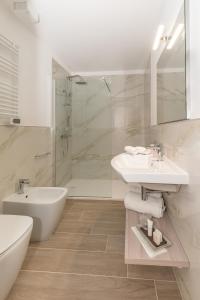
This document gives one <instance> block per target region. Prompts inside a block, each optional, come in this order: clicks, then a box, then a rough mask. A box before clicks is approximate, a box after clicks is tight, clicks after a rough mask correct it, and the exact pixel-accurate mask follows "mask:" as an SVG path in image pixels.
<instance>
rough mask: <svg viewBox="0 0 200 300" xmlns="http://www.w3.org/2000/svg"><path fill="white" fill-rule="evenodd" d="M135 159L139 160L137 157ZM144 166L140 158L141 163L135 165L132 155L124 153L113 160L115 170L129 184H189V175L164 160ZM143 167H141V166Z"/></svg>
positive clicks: (167, 160)
mask: <svg viewBox="0 0 200 300" xmlns="http://www.w3.org/2000/svg"><path fill="white" fill-rule="evenodd" d="M135 159H137V158H136V157H135ZM146 160H147V159H146V157H145V156H144V164H142V160H141V158H140V163H137V164H134V159H133V158H132V155H130V154H127V153H122V154H119V155H117V156H115V157H114V158H113V159H112V160H111V165H112V167H113V169H114V170H115V171H116V172H117V173H118V174H119V175H121V177H122V178H123V179H124V181H126V182H127V183H156V184H176V185H177V184H178V185H179V184H188V183H189V176H188V173H187V172H185V171H184V170H183V169H181V168H180V167H178V166H177V165H176V164H175V163H173V162H172V161H170V160H169V159H167V158H166V157H164V158H163V160H162V161H153V160H152V161H151V163H148V164H147V163H146ZM140 165H141V166H140Z"/></svg>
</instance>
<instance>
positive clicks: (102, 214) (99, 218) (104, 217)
mask: <svg viewBox="0 0 200 300" xmlns="http://www.w3.org/2000/svg"><path fill="white" fill-rule="evenodd" d="M80 220H82V221H91V220H93V221H94V222H125V211H123V210H115V209H113V210H112V211H106V210H98V211H95V210H85V211H83V212H82V215H81V217H80Z"/></svg>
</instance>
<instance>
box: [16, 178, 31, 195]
mask: <svg viewBox="0 0 200 300" xmlns="http://www.w3.org/2000/svg"><path fill="white" fill-rule="evenodd" d="M25 184H30V180H29V179H19V182H18V186H17V193H18V194H24V185H25Z"/></svg>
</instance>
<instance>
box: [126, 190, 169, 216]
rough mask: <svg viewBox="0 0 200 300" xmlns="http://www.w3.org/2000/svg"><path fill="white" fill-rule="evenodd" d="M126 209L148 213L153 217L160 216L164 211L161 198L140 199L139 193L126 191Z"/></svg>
mask: <svg viewBox="0 0 200 300" xmlns="http://www.w3.org/2000/svg"><path fill="white" fill-rule="evenodd" d="M124 205H125V207H126V208H127V209H130V210H134V211H136V212H139V213H144V214H149V215H151V216H153V217H155V218H162V217H163V213H164V211H165V205H164V201H163V198H153V197H148V199H147V200H146V201H144V200H142V199H141V194H137V193H134V192H128V193H127V194H126V196H125V199H124Z"/></svg>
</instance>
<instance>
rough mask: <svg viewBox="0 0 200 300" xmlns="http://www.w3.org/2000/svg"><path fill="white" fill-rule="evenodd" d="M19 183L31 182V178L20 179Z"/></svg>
mask: <svg viewBox="0 0 200 300" xmlns="http://www.w3.org/2000/svg"><path fill="white" fill-rule="evenodd" d="M19 183H23V184H30V180H29V179H28V178H24V179H19Z"/></svg>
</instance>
